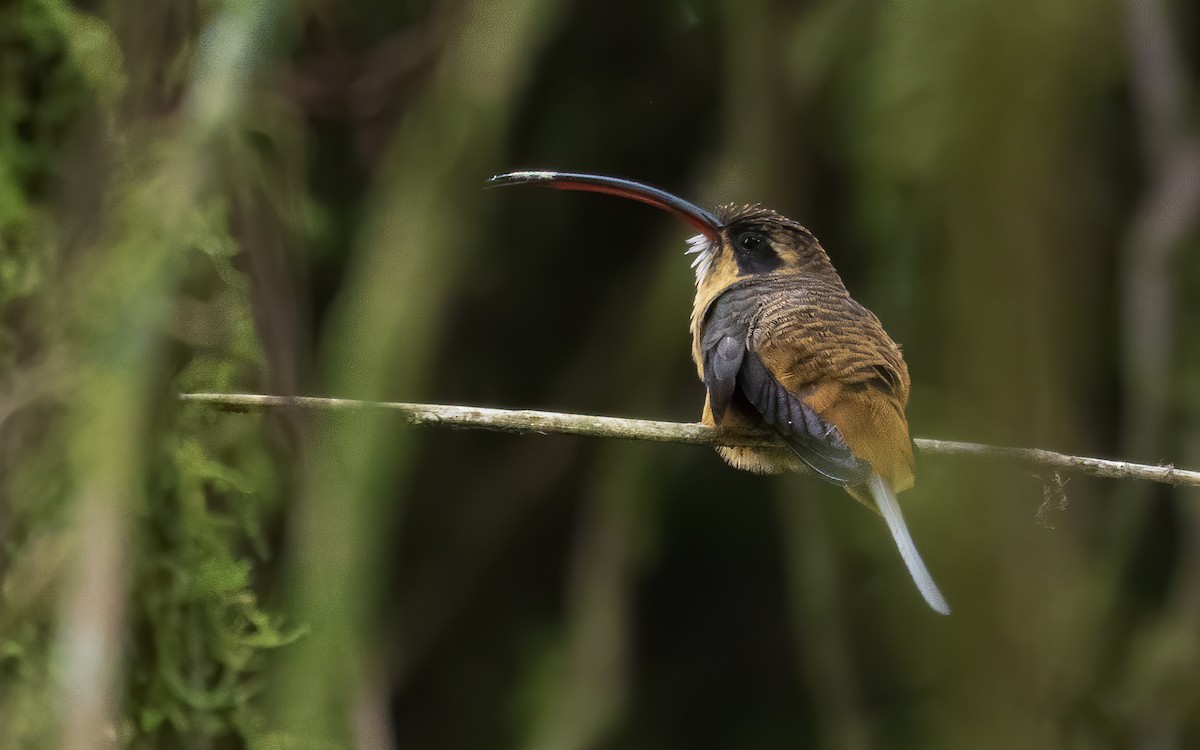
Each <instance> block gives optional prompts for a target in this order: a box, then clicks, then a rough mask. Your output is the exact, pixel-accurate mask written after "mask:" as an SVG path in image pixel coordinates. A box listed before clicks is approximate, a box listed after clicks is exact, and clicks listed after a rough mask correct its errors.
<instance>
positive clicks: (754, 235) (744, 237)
mask: <svg viewBox="0 0 1200 750" xmlns="http://www.w3.org/2000/svg"><path fill="white" fill-rule="evenodd" d="M766 242H767V238H766V237H763V236H762V235H761V234H759V233H758V232H742V233H741V234H740V235H738V238H737V244H738V247H740V248H742V249H743V250H746V251H748V252H754V251H755V250H758V249H759V248H761V247H762V246H763V245H765V244H766Z"/></svg>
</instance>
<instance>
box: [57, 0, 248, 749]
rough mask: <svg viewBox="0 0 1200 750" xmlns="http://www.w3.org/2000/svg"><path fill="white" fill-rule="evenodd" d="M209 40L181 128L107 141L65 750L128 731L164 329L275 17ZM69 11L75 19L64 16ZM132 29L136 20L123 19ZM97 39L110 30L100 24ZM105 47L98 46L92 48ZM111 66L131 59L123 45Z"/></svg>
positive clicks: (72, 398) (77, 293)
mask: <svg viewBox="0 0 1200 750" xmlns="http://www.w3.org/2000/svg"><path fill="white" fill-rule="evenodd" d="M240 11H241V12H236V13H235V12H227V13H224V14H221V15H220V16H218V20H217V22H216V23H214V24H213V26H212V27H211V28H210V29H209V30H208V34H207V35H206V38H205V39H204V40H203V44H202V45H201V47H200V50H199V53H198V56H197V59H196V63H195V69H194V87H193V89H192V91H191V92H190V95H189V98H188V100H187V105H186V116H185V117H184V118H183V120H182V124H181V127H180V129H179V130H178V131H177V132H176V133H174V134H172V135H168V136H163V137H155V136H154V135H153V134H152V131H151V129H150V128H149V127H148V120H147V121H140V120H141V118H143V117H144V116H145V115H146V114H147V113H146V112H141V111H139V108H140V105H141V104H142V102H139V101H137V98H138V97H137V94H140V93H144V92H140V91H136V90H135V91H134V92H132V95H131V96H130V97H129V98H130V99H131V100H133V102H132V103H133V109H134V112H133V114H131V115H128V118H129V119H128V121H125V122H122V123H121V127H122V129H121V131H120V134H119V135H118V132H117V131H115V130H114V131H112V132H110V133H109V139H110V142H111V143H112V144H113V148H114V151H115V153H114V161H115V162H116V164H117V167H116V170H115V175H114V178H113V181H112V184H111V185H110V186H109V195H108V198H107V204H108V206H107V208H108V211H107V216H108V226H107V227H106V228H105V230H104V232H103V234H102V236H101V239H100V242H99V247H98V248H97V250H96V251H95V252H94V253H93V254H92V255H91V256H90V257H88V258H86V259H85V260H84V261H82V262H81V263H80V267H79V268H78V269H77V271H78V273H77V275H76V277H75V278H74V279H73V284H74V294H73V295H71V301H72V306H73V309H72V310H71V311H70V320H71V325H70V327H69V333H68V335H69V337H70V339H71V343H72V347H71V351H72V354H71V372H72V373H75V374H76V375H77V376H78V377H77V378H76V379H75V380H74V381H73V383H72V385H73V390H72V392H71V393H70V395H69V398H67V399H66V403H68V404H70V406H71V415H70V425H71V427H72V429H71V431H70V434H71V442H70V446H69V449H70V461H71V469H72V473H73V475H74V481H75V483H76V486H77V487H78V490H77V491H78V495H77V498H76V507H75V519H74V522H75V525H76V529H75V541H76V545H77V547H76V549H75V550H74V554H73V558H72V560H71V561H70V563H69V568H68V569H69V571H70V572H69V573H68V575H69V583H68V585H67V587H66V590H65V595H64V599H63V602H62V613H61V617H60V622H61V625H60V630H59V632H58V634H57V654H58V659H59V661H60V664H59V679H60V680H61V685H60V691H59V692H60V695H61V700H62V704H61V705H62V706H63V711H64V713H63V718H62V747H64V748H68V749H69V750H87V749H88V748H100V747H110V746H113V745H115V744H116V743H117V741H118V737H119V735H120V734H121V733H122V732H123V727H121V726H119V725H118V723H117V721H116V718H115V711H116V707H117V705H118V703H119V701H120V699H121V697H122V695H123V690H122V689H121V688H120V683H119V677H120V670H121V664H120V659H119V654H120V651H121V638H122V628H123V625H124V621H125V615H126V604H127V598H128V591H127V589H128V583H127V577H128V572H129V565H130V557H129V555H130V550H131V549H132V548H133V547H132V544H131V542H132V541H133V540H132V539H131V538H130V533H129V519H130V514H131V513H132V512H137V510H138V509H139V508H140V507H141V506H142V505H143V504H144V503H145V501H146V497H145V486H146V476H147V471H148V469H149V466H148V464H147V456H148V455H149V452H148V451H147V445H146V438H147V435H148V433H149V432H150V428H151V424H152V419H153V415H152V410H153V409H154V407H155V404H156V398H155V390H156V388H157V389H159V390H161V389H162V387H163V385H165V381H164V379H162V378H160V377H159V375H160V373H159V370H158V367H159V356H158V355H159V354H160V352H161V346H162V344H163V339H162V332H163V329H164V327H165V325H166V322H167V320H168V318H169V315H170V312H171V306H172V299H173V293H174V287H175V284H176V282H177V281H178V279H179V274H180V272H181V269H182V266H183V259H184V257H185V256H184V253H183V252H182V245H183V243H184V242H185V232H186V224H187V221H188V219H189V217H190V215H191V212H192V210H193V209H194V208H195V205H196V203H197V201H198V199H200V198H201V197H202V196H203V194H204V193H205V190H206V186H207V184H208V178H209V176H210V174H209V162H210V159H211V158H212V153H211V151H212V149H211V147H212V146H213V142H214V139H216V137H217V136H218V135H219V134H220V133H221V132H222V131H223V130H224V129H225V128H226V127H227V126H228V125H229V122H230V121H231V119H232V118H233V117H234V116H235V115H236V113H237V111H238V105H239V103H240V96H241V94H242V93H243V87H244V84H245V82H246V81H247V80H248V79H249V77H250V72H251V70H252V68H253V65H254V63H255V61H256V60H257V59H258V55H257V54H255V53H256V50H257V49H258V48H259V47H260V46H261V44H262V37H263V35H264V33H266V32H267V31H269V29H270V24H269V23H268V21H269V18H270V17H269V16H268V15H267V14H266V13H264V12H261V9H260V8H258V7H255V6H252V5H248V4H243V5H242V6H240ZM64 12H65V11H64ZM115 15H116V16H117V18H118V20H117V22H116V23H115V24H114V25H115V26H116V27H117V28H118V29H120V28H122V27H121V23H122V21H124V20H126V19H127V18H128V17H129V16H128V14H127V13H126V12H124V11H122V12H119V13H116V14H115ZM89 28H90V30H91V32H92V33H93V34H101V33H104V29H103V28H102V27H101V25H99V24H95V23H93V24H90V25H89ZM98 38H99V37H94V38H93V41H95V40H96V39H98ZM112 44H113V45H114V46H112V47H111V48H106V51H108V52H110V53H111V54H110V55H109V57H108V58H107V59H113V60H120V57H121V52H120V51H119V50H117V48H116V47H115V40H112Z"/></svg>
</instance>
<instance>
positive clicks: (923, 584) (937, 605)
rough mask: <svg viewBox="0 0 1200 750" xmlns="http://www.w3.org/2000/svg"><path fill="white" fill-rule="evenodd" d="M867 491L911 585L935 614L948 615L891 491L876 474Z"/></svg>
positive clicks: (869, 482)
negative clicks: (886, 529)
mask: <svg viewBox="0 0 1200 750" xmlns="http://www.w3.org/2000/svg"><path fill="white" fill-rule="evenodd" d="M867 487H868V489H870V490H871V496H872V497H873V498H875V505H876V506H877V507H878V508H879V512H880V514H882V515H883V520H884V521H885V522H887V525H888V530H889V531H891V532H892V539H894V540H896V547H897V548H899V550H900V557H902V558H904V564H905V565H906V566H907V567H908V572H909V574H910V575H911V576H912V579H913V583H915V584H917V590H918V591H920V592H921V596H922V597H924V598H925V603H926V604H928V605H929V606H930V607H932V608H933V611H934V612H937V613H938V614H942V615H948V614H950V605H949V604H947V603H946V598H945V597H944V596H942V592H941V591H938V587H937V584H936V583H934V582H933V576H931V575H929V569H928V568H926V567H925V562H924V561H923V560H921V554H920V553H919V552H917V546H916V545H915V544H913V540H912V536H911V535H909V533H908V527H907V526H906V525H905V524H904V516H903V515H902V514H901V513H900V504H899V503H898V502H896V496H895V495H894V494H892V490H891V488H890V487H888V486H887V483H886V482H884V481H883V478H882V477H880V476H879V474H878V473H873V474H871V478H870V479H869V480H867Z"/></svg>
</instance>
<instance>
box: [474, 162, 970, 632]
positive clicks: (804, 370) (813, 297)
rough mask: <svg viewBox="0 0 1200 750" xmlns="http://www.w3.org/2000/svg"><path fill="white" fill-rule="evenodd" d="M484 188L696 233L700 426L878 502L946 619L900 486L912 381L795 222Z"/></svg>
mask: <svg viewBox="0 0 1200 750" xmlns="http://www.w3.org/2000/svg"><path fill="white" fill-rule="evenodd" d="M487 185H488V186H489V187H504V186H509V185H539V186H543V187H550V188H557V189H560V190H582V191H588V192H595V193H605V194H608V195H615V196H618V197H620V198H626V199H631V200H635V201H640V202H642V203H647V204H649V205H651V206H654V207H656V208H659V209H662V210H665V211H667V212H669V213H671V214H674V215H675V216H677V217H678V218H680V219H683V220H684V221H685V222H687V223H688V224H690V225H691V226H692V227H693V228H694V229H695V230H696V231H697V232H698V234H696V235H695V236H694V237H692V238H691V239H689V240H688V245H689V246H690V247H689V249H688V250H687V254H690V255H695V256H696V257H695V259H694V260H693V262H692V267H693V268H694V269H695V272H696V297H695V301H694V303H693V305H692V314H691V334H692V359H693V360H694V361H695V363H696V372H697V375H698V376H699V378H700V380H701V381H702V382H703V383H704V386H705V390H706V396H705V400H704V411H703V414H702V416H701V421H702V422H703V423H704V424H707V425H720V426H722V427H730V428H735V429H743V430H745V429H764V428H765V429H769V430H772V431H774V432H775V433H777V434H778V435H779V437H780V438H781V445H780V446H779V447H778V448H759V447H755V448H746V447H729V446H721V447H718V448H717V452H718V453H719V454H720V456H721V458H723V459H724V460H725V461H726V462H727V463H728V464H730V465H731V466H733V467H735V468H737V469H742V470H745V471H751V472H755V473H758V474H778V473H782V472H789V471H799V472H811V473H814V474H816V475H817V476H819V477H821V478H822V479H824V480H826V481H829V482H832V483H833V484H836V485H839V486H840V487H842V488H844V489H845V490H846V492H847V493H849V494H850V496H851V497H853V498H854V499H856V500H858V501H859V502H860V503H862V504H864V505H866V506H867V507H868V508H871V509H873V510H876V511H877V512H878V513H879V515H881V516H882V517H883V520H884V522H885V523H886V524H887V527H888V530H889V531H890V532H891V535H892V539H893V540H894V541H895V543H896V547H897V548H898V549H899V551H900V556H901V558H902V559H903V560H904V564H905V565H906V566H907V568H908V572H909V574H910V575H911V576H912V579H913V582H914V583H915V584H916V587H917V590H918V591H919V592H920V593H921V596H922V597H923V598H924V599H925V602H926V603H927V604H928V605H929V606H930V607H931V608H932V609H933V610H934V611H935V612H938V613H940V614H943V615H948V614H950V607H949V605H948V604H947V603H946V599H945V597H943V596H942V593H941V592H940V591H939V590H938V587H937V585H936V584H935V583H934V581H933V577H932V576H931V575H930V574H929V570H928V569H927V568H926V567H925V563H924V561H923V560H922V559H921V555H920V554H919V553H918V552H917V547H916V545H915V544H914V542H913V539H912V535H911V534H910V533H909V531H908V526H907V524H905V522H904V516H903V514H902V513H901V511H900V504H899V503H898V502H897V500H896V494H897V493H899V492H903V491H905V490H908V489H910V488H911V487H912V486H913V483H914V477H913V443H912V439H911V438H910V437H909V431H908V420H907V418H906V417H905V413H904V409H905V406H906V405H907V404H908V396H909V388H910V381H909V376H908V367H907V366H906V365H905V363H904V357H903V356H902V355H901V353H900V347H899V346H898V345H897V344H896V342H894V341H893V340H892V339H891V337H890V336H888V334H887V333H886V332H885V331H884V329H883V325H882V324H881V323H880V322H879V318H877V317H876V316H875V314H874V313H872V312H871V311H870V310H868V309H867V308H866V307H864V306H863V305H861V304H859V303H858V302H856V301H855V300H854V299H853V298H852V297H851V296H850V293H849V292H848V291H847V290H846V285H845V284H844V283H842V279H841V277H840V276H838V273H837V271H836V270H835V269H834V267H833V263H832V262H831V261H830V259H829V256H828V254H826V252H825V249H824V248H823V247H821V244H820V243H819V242H818V241H817V238H816V237H815V236H813V233H812V232H810V231H809V230H808V229H806V228H805V227H803V226H801V225H800V224H799V223H798V222H796V221H793V220H792V219H790V218H788V217H786V216H784V215H782V214H780V213H778V212H776V211H773V210H771V209H769V208H764V207H763V206H761V205H741V204H727V205H723V206H721V207H719V208H717V209H716V211H714V212H710V211H707V210H705V209H703V208H700V207H698V206H696V205H694V204H692V203H690V202H688V201H686V200H684V199H682V198H680V197H678V196H676V195H673V194H671V193H668V192H666V191H664V190H660V189H658V188H655V187H651V186H649V185H645V184H642V183H639V182H634V181H632V180H626V179H621V178H617V177H608V176H604V175H593V174H581V173H575V172H557V171H525V172H509V173H507V174H501V175H497V176H495V177H493V178H491V179H490V180H488V182H487Z"/></svg>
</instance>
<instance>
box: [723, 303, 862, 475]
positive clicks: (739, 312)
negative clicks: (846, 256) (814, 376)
mask: <svg viewBox="0 0 1200 750" xmlns="http://www.w3.org/2000/svg"><path fill="white" fill-rule="evenodd" d="M785 293H786V292H771V291H769V290H765V289H762V288H760V287H759V286H758V285H756V284H753V283H751V284H735V285H733V286H731V287H730V288H729V289H728V290H727V291H726V292H724V293H723V294H721V296H719V297H717V299H716V300H714V301H713V303H712V305H710V306H709V308H708V310H707V311H706V312H705V316H704V321H703V326H702V328H701V338H700V349H701V352H702V353H703V357H704V360H703V363H704V366H703V369H704V385H705V387H707V388H708V399H709V408H710V409H711V410H712V414H713V419H714V421H716V422H717V423H718V424H720V422H721V418H722V416H723V415H724V414H725V411H726V410H727V409H728V408H729V405H730V403H731V402H732V401H733V398H734V394H735V393H736V392H740V393H741V394H742V395H743V396H744V397H745V399H746V401H748V402H749V404H750V405H751V406H752V407H753V408H754V410H755V411H757V412H758V414H759V416H760V417H762V419H763V421H764V422H765V423H766V424H768V425H770V426H772V427H774V428H775V430H776V431H777V432H778V433H779V434H780V435H781V436H782V437H783V438H784V441H785V442H786V443H787V445H788V447H790V448H791V449H792V450H793V451H794V452H795V453H796V455H797V456H799V457H800V459H801V460H802V461H804V463H805V464H807V465H808V466H809V467H810V468H811V469H812V470H813V471H815V472H816V473H818V474H820V475H821V476H823V477H825V478H826V479H828V480H829V481H831V482H834V483H836V484H860V483H862V482H865V481H866V480H867V478H868V477H870V475H871V467H870V464H868V463H867V462H866V461H863V460H862V459H860V458H858V457H857V456H855V455H854V453H853V452H852V451H851V450H850V447H849V446H848V445H847V444H846V441H845V440H844V439H843V438H842V435H841V433H840V432H838V429H837V427H835V426H834V425H833V424H831V423H829V422H826V421H825V420H823V419H821V417H820V416H819V415H818V414H817V413H816V412H815V411H814V410H813V409H811V408H810V407H809V406H808V405H807V404H806V403H804V401H803V400H801V399H800V398H799V397H798V396H797V395H796V394H794V393H791V392H789V391H788V390H787V389H786V388H784V387H783V385H781V384H780V382H779V379H778V378H777V377H776V376H775V375H774V373H772V372H771V370H770V368H769V367H768V366H767V365H766V363H764V362H763V360H762V358H761V357H760V356H759V353H758V352H757V351H755V350H754V347H753V343H752V339H751V336H750V331H751V329H752V328H753V326H754V324H755V322H756V320H757V317H758V314H759V312H760V311H761V309H762V303H763V300H764V296H765V295H766V294H770V295H771V296H772V298H775V299H776V301H777V297H778V295H779V294H785Z"/></svg>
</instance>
